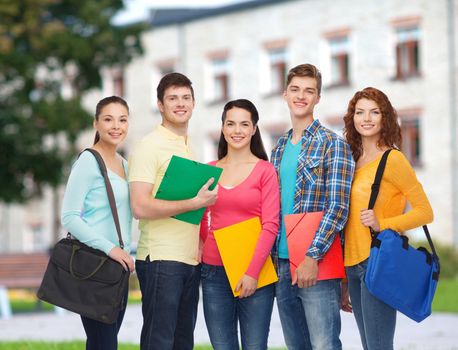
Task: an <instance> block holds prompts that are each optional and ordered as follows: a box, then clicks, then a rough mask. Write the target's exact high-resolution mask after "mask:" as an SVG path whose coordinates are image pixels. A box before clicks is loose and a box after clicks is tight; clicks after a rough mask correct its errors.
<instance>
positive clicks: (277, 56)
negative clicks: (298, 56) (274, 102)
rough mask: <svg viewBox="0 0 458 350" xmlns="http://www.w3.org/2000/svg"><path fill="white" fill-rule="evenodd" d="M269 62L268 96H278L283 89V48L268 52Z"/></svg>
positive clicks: (284, 58) (284, 77) (284, 65)
mask: <svg viewBox="0 0 458 350" xmlns="http://www.w3.org/2000/svg"><path fill="white" fill-rule="evenodd" d="M267 56H268V60H269V78H270V79H269V91H268V94H272V95H273V94H280V93H282V92H283V90H284V88H285V81H286V60H287V52H286V49H285V48H278V49H272V50H268V52H267Z"/></svg>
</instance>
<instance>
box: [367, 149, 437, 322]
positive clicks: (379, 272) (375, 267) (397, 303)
mask: <svg viewBox="0 0 458 350" xmlns="http://www.w3.org/2000/svg"><path fill="white" fill-rule="evenodd" d="M388 154H389V151H386V152H385V154H384V155H383V157H382V159H381V161H380V164H379V166H378V169H377V173H376V176H375V181H374V184H373V185H372V193H371V199H370V201H369V209H372V208H373V207H374V204H375V200H376V199H377V195H378V191H379V188H380V181H381V178H382V175H383V171H384V169H385V165H386V161H387V158H388ZM423 230H424V232H425V235H426V238H427V239H428V243H429V246H430V248H431V252H432V253H430V252H429V251H428V250H427V249H426V248H424V247H420V248H418V249H415V248H413V247H412V246H410V245H409V240H408V237H406V236H403V235H400V234H399V233H397V232H396V231H393V230H390V229H386V230H383V231H381V232H378V233H375V232H373V231H372V230H371V234H372V245H371V251H370V257H369V263H368V266H367V271H366V276H365V283H366V287H367V289H368V290H369V292H370V293H371V294H373V295H374V296H375V297H377V298H378V299H380V300H382V301H383V302H385V303H386V304H388V305H390V306H391V307H393V308H394V309H396V310H398V311H400V312H402V313H403V314H404V315H406V316H407V317H409V318H411V319H412V320H415V321H417V322H421V321H423V320H424V319H425V318H426V317H428V316H429V315H430V314H431V304H432V301H433V298H434V293H435V292H436V287H437V283H438V281H439V275H440V263H439V257H438V255H437V254H436V250H435V249H434V244H433V241H432V239H431V236H430V234H429V231H428V227H427V226H426V225H425V226H423Z"/></svg>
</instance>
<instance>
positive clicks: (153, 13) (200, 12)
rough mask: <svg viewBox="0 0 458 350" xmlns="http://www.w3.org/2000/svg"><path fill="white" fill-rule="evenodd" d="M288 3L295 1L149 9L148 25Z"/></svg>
mask: <svg viewBox="0 0 458 350" xmlns="http://www.w3.org/2000/svg"><path fill="white" fill-rule="evenodd" d="M288 1H297V0H282V1H278V0H251V1H246V2H240V3H235V4H231V5H225V6H221V7H202V8H173V9H172V8H169V9H168V8H164V9H151V10H150V17H149V23H150V24H151V25H152V26H153V27H161V26H168V25H175V24H182V23H185V22H191V21H195V20H199V19H202V18H207V17H213V16H218V15H224V14H228V13H231V12H239V11H244V10H249V9H252V8H255V7H260V6H268V5H274V4H279V3H282V2H288Z"/></svg>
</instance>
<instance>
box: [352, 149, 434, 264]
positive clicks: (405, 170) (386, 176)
mask: <svg viewBox="0 0 458 350" xmlns="http://www.w3.org/2000/svg"><path fill="white" fill-rule="evenodd" d="M380 159H381V156H380V157H379V158H377V159H375V160H373V161H371V162H369V163H367V164H365V165H364V166H362V167H361V168H359V169H356V171H355V175H354V177H353V183H352V187H351V197H350V214H349V217H348V221H347V225H346V227H345V253H344V263H345V266H353V265H356V264H358V263H360V262H362V261H364V260H366V259H367V258H368V257H369V252H370V246H371V235H370V232H369V229H368V228H367V227H365V226H364V225H363V224H362V223H361V220H360V212H361V210H363V209H367V207H368V204H369V198H370V195H371V186H372V183H373V182H374V178H375V173H376V171H377V167H378V164H379V162H380ZM406 201H409V203H410V205H411V207H412V209H411V210H409V211H407V212H406V213H404V210H405V206H406ZM374 211H375V216H376V217H377V219H378V221H379V224H380V230H384V229H387V228H390V229H392V230H395V231H397V232H403V231H405V230H410V229H412V228H415V227H419V226H422V225H425V224H427V223H430V222H431V221H432V220H433V211H432V209H431V205H430V204H429V201H428V198H427V197H426V194H425V192H424V190H423V187H422V185H421V184H420V183H419V182H418V180H417V177H416V175H415V172H414V170H413V168H412V166H411V165H410V163H409V161H408V160H407V159H406V158H405V156H404V155H403V154H402V153H401V152H399V151H396V150H393V151H391V153H390V154H389V156H388V161H387V164H386V168H385V172H384V173H383V177H382V181H381V185H380V192H379V194H378V197H377V200H376V202H375V206H374Z"/></svg>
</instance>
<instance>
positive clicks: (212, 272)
mask: <svg viewBox="0 0 458 350" xmlns="http://www.w3.org/2000/svg"><path fill="white" fill-rule="evenodd" d="M202 294H203V303H204V315H205V323H206V324H207V329H208V334H209V336H210V341H211V344H212V347H213V348H214V349H215V350H238V349H239V340H238V332H237V323H238V322H240V333H241V340H242V348H243V350H265V349H267V339H268V336H269V326H270V318H271V315H272V308H273V302H274V286H273V284H271V285H268V286H265V287H263V288H260V289H258V290H256V292H255V293H254V294H253V295H251V296H249V297H247V298H240V299H239V298H235V297H234V295H233V294H232V290H231V286H230V284H229V280H228V279H227V275H226V272H225V271H224V267H223V266H214V265H207V264H203V265H202Z"/></svg>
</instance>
